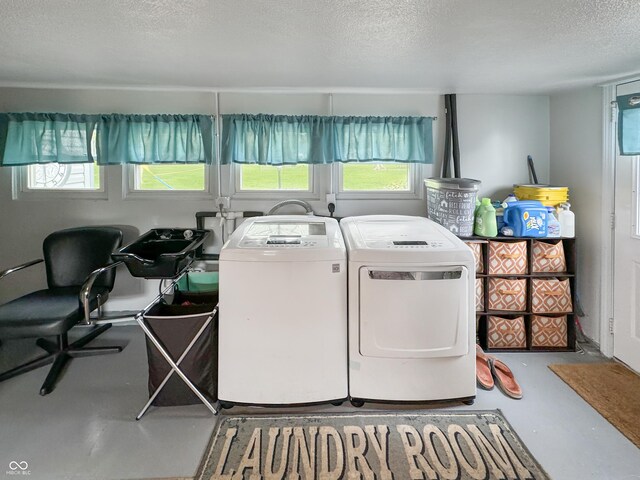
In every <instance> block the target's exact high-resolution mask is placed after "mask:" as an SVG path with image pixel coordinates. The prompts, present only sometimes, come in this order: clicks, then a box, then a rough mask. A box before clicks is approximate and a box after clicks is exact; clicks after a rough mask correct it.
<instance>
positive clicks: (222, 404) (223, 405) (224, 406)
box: [220, 402, 233, 410]
mask: <svg viewBox="0 0 640 480" xmlns="http://www.w3.org/2000/svg"><path fill="white" fill-rule="evenodd" d="M220 408H221V409H225V410H229V409H230V408H233V403H229V402H220Z"/></svg>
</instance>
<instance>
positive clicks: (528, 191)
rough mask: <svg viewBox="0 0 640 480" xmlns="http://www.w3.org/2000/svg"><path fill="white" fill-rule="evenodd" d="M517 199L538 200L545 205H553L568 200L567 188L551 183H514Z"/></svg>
mask: <svg viewBox="0 0 640 480" xmlns="http://www.w3.org/2000/svg"><path fill="white" fill-rule="evenodd" d="M513 193H514V194H515V196H516V197H518V200H538V201H539V202H542V204H543V205H544V206H545V207H555V206H557V205H559V204H561V203H566V202H568V201H569V188H568V187H556V186H553V185H514V186H513Z"/></svg>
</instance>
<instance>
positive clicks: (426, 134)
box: [222, 114, 433, 165]
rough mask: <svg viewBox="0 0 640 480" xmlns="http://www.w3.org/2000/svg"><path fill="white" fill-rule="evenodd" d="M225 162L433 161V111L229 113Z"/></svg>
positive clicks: (224, 127)
mask: <svg viewBox="0 0 640 480" xmlns="http://www.w3.org/2000/svg"><path fill="white" fill-rule="evenodd" d="M222 117H223V124H222V163H224V164H228V163H232V162H233V163H249V164H251V163H257V164H261V165H295V164H299V163H310V164H325V163H333V162H370V161H389V162H411V163H433V134H432V123H433V118H432V117H327V116H315V115H303V116H289V115H265V114H259V115H248V114H236V115H223V116H222Z"/></svg>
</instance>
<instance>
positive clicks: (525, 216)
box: [504, 200, 547, 238]
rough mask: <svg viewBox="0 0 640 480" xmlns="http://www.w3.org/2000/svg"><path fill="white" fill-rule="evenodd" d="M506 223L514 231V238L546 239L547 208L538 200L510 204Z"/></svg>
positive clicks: (505, 213) (507, 208)
mask: <svg viewBox="0 0 640 480" xmlns="http://www.w3.org/2000/svg"><path fill="white" fill-rule="evenodd" d="M504 223H505V224H506V225H507V226H509V227H511V228H512V229H513V235H514V237H534V238H536V237H546V236H547V208H546V207H545V206H544V205H542V203H541V202H539V201H537V200H518V201H517V202H509V203H507V207H506V208H505V209H504Z"/></svg>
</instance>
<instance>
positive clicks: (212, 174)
mask: <svg viewBox="0 0 640 480" xmlns="http://www.w3.org/2000/svg"><path fill="white" fill-rule="evenodd" d="M171 165H174V164H171ZM175 165H189V164H175ZM199 165H200V164H199ZM142 166H143V165H139V164H124V165H122V167H123V172H122V196H123V199H125V200H166V199H168V198H172V199H176V200H213V199H215V193H214V190H215V185H216V183H217V178H218V177H217V170H218V169H217V168H215V165H211V164H204V187H205V188H204V190H139V189H137V188H135V182H136V179H135V175H136V168H138V167H142Z"/></svg>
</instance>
